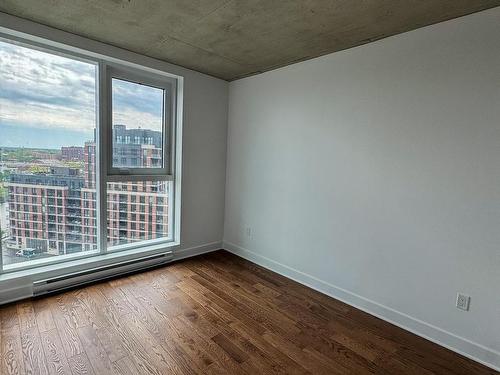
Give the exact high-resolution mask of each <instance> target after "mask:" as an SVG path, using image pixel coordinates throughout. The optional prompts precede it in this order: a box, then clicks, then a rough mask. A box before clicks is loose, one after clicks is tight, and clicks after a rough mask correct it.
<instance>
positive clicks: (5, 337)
mask: <svg viewBox="0 0 500 375" xmlns="http://www.w3.org/2000/svg"><path fill="white" fill-rule="evenodd" d="M1 335H2V347H1V351H2V363H1V364H0V374H5V375H7V374H9V375H10V374H19V375H21V374H25V373H26V371H25V367H24V360H23V352H22V345H21V334H20V332H19V326H17V325H15V326H11V327H6V328H3V327H2V331H1Z"/></svg>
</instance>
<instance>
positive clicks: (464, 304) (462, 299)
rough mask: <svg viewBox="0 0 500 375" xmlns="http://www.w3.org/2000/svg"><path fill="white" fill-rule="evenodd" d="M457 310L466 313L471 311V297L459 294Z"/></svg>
mask: <svg viewBox="0 0 500 375" xmlns="http://www.w3.org/2000/svg"><path fill="white" fill-rule="evenodd" d="M456 305H457V308H459V309H460V310H464V311H469V305H470V296H467V295H465V294H462V293H458V294H457V304H456Z"/></svg>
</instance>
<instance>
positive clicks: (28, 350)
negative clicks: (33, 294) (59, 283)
mask: <svg viewBox="0 0 500 375" xmlns="http://www.w3.org/2000/svg"><path fill="white" fill-rule="evenodd" d="M17 314H18V317H19V331H20V334H21V346H22V352H23V360H24V367H25V371H26V373H28V374H40V375H44V374H48V373H49V370H48V367H47V361H46V358H45V353H44V350H43V347H42V341H41V338H40V333H39V332H38V326H37V324H36V318H35V310H34V308H33V303H32V302H31V301H29V300H28V301H24V302H21V303H19V304H18V305H17Z"/></svg>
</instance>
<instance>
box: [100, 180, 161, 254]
mask: <svg viewBox="0 0 500 375" xmlns="http://www.w3.org/2000/svg"><path fill="white" fill-rule="evenodd" d="M107 189H108V190H107V194H108V244H109V246H116V245H123V244H127V243H133V242H139V241H146V240H153V239H157V238H165V239H166V238H169V237H170V223H169V199H168V198H169V195H170V191H171V183H170V182H163V181H162V182H126V183H111V182H109V183H108V186H107ZM110 250H112V249H110Z"/></svg>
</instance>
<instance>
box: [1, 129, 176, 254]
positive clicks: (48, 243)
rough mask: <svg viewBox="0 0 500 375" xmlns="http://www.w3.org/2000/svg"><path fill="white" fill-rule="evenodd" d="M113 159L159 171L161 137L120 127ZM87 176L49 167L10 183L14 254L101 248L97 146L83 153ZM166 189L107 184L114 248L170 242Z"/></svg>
mask: <svg viewBox="0 0 500 375" xmlns="http://www.w3.org/2000/svg"><path fill="white" fill-rule="evenodd" d="M118 129H119V131H118V132H117V133H116V134H115V137H116V138H117V140H119V141H118V142H117V143H116V144H117V146H118V147H116V148H114V150H113V157H114V158H116V159H117V160H118V161H119V162H120V163H121V165H126V166H132V165H135V166H151V165H157V164H158V163H159V160H160V158H161V135H159V132H154V131H150V130H142V129H126V127H125V126H123V125H121V126H119V127H118ZM81 149H82V151H83V153H82V154H81V157H80V159H79V160H80V161H83V170H81V169H78V168H70V167H50V168H49V170H48V171H47V172H46V173H13V174H12V175H11V176H10V179H9V183H8V203H9V220H10V228H11V229H10V240H9V241H8V242H7V244H8V245H9V246H10V247H11V248H12V249H13V250H21V249H26V248H29V249H34V253H35V254H37V255H38V254H46V255H62V254H70V253H75V252H81V251H89V250H93V249H95V248H96V246H97V219H96V207H97V205H96V202H97V200H96V199H97V194H96V182H95V161H96V147H95V142H93V141H89V142H86V143H85V146H84V147H82V148H81ZM168 190H169V189H168V183H166V182H129V183H108V185H107V197H108V223H107V233H108V243H109V244H110V246H113V245H119V244H123V243H130V242H135V241H141V240H149V239H156V238H161V237H166V236H167V234H168V199H167V197H168Z"/></svg>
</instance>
